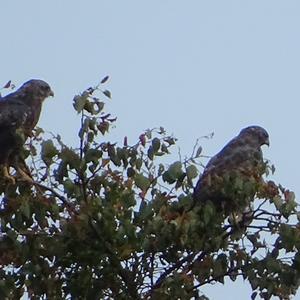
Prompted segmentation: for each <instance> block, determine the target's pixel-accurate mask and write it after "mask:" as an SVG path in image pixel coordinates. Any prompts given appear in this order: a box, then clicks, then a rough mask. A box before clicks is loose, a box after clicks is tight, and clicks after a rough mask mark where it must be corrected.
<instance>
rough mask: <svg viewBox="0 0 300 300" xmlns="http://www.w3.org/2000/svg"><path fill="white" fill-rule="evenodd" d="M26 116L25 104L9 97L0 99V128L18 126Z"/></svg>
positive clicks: (23, 121)
mask: <svg viewBox="0 0 300 300" xmlns="http://www.w3.org/2000/svg"><path fill="white" fill-rule="evenodd" d="M27 117H28V109H27V106H26V105H24V104H23V103H21V102H18V101H16V100H15V101H12V100H11V99H10V98H9V97H4V98H2V99H1V100H0V128H19V127H21V126H22V125H23V124H24V123H25V121H26V119H27Z"/></svg>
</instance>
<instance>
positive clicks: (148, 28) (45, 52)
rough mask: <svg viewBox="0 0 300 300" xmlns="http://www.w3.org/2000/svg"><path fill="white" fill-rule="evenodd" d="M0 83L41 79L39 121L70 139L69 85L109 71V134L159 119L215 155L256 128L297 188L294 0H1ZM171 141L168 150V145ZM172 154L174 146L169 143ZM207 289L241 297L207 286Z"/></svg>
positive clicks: (240, 292)
mask: <svg viewBox="0 0 300 300" xmlns="http://www.w3.org/2000/svg"><path fill="white" fill-rule="evenodd" d="M0 25H1V26H0V32H1V35H0V39H1V48H0V49H1V51H0V54H1V57H0V61H1V64H0V66H1V74H0V85H3V84H5V83H6V82H7V81H8V80H9V79H11V80H12V81H13V82H14V83H16V84H17V85H18V86H19V85H20V84H21V83H23V82H24V81H26V80H28V79H30V78H41V79H44V80H46V81H47V82H49V83H50V85H51V86H52V87H53V90H54V91H55V98H54V100H49V101H47V103H46V105H45V107H44V110H43V115H42V118H41V121H40V124H39V125H40V126H42V127H43V128H45V129H47V130H51V131H53V132H56V133H60V134H62V136H63V137H65V139H66V141H67V142H70V143H73V142H74V138H75V137H76V135H77V121H78V118H77V117H76V115H75V114H74V111H73V109H72V98H73V95H74V94H75V93H78V92H80V91H82V90H83V89H85V88H87V87H88V86H90V85H93V84H96V83H98V81H99V80H100V79H101V78H102V77H103V76H105V75H110V76H111V81H110V83H109V87H110V89H111V90H112V94H113V101H111V103H110V104H109V109H110V110H111V112H112V113H114V114H115V115H117V116H118V122H117V127H116V129H115V130H114V132H113V133H112V138H113V139H115V140H119V141H122V139H123V136H125V135H127V136H128V137H129V142H132V143H133V142H134V141H135V140H136V138H137V136H138V135H139V134H140V133H141V132H142V130H144V129H146V128H150V127H155V126H160V125H162V126H164V127H165V128H166V129H167V130H168V131H169V132H171V133H174V135H175V136H177V137H178V138H179V142H178V145H180V147H181V148H182V152H183V153H190V151H191V150H192V147H193V145H194V142H195V140H196V139H197V138H198V137H200V136H203V135H205V134H208V133H210V132H212V131H213V132H215V137H214V138H213V139H212V140H208V141H203V148H204V152H205V154H208V155H213V154H215V153H216V152H217V151H218V150H219V149H220V148H221V147H222V146H223V145H224V144H225V143H226V142H227V141H228V140H229V139H230V138H231V137H233V136H234V135H236V134H237V133H238V132H239V131H240V129H241V128H242V127H245V126H247V125H252V124H258V125H261V126H263V127H265V128H266V129H267V130H268V132H269V134H270V140H271V146H270V148H269V149H264V152H265V156H266V157H267V158H269V159H270V160H271V161H272V162H273V163H274V164H275V165H276V167H277V171H276V175H275V179H276V180H277V181H279V182H281V183H282V184H283V185H285V186H287V187H289V188H291V189H293V190H295V191H296V193H297V194H300V187H299V185H298V184H299V182H298V181H299V180H298V177H299V175H298V173H299V169H300V158H299V157H300V156H299V145H300V141H299V125H298V124H299V119H300V105H299V99H300V88H299V86H300V85H299V82H300V1H282V0H281V1H278V0H264V1H261V0H260V1H258V0H253V1H230V0H229V1H224V0H215V1H201V0H192V1H179V0H152V1H142V0H139V1H138V0H135V1H133V0H128V1H102V0H94V1H92V0H86V1H70V0H63V1H62V0H52V1H37V0H35V1H33V0H27V1H16V0H10V1H1V4H0ZM174 150H175V149H174ZM174 153H177V151H174ZM207 294H208V296H211V299H215V300H221V299H222V300H224V299H225V300H227V299H228V300H230V299H233V294H234V296H235V298H236V299H249V288H248V287H247V285H244V284H242V282H241V281H239V282H238V283H234V284H230V285H228V286H225V287H223V286H221V285H215V286H213V287H212V288H211V289H207Z"/></svg>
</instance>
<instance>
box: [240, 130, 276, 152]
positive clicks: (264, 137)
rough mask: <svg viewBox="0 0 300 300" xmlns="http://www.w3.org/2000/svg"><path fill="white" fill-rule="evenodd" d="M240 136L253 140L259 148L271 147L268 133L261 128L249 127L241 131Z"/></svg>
mask: <svg viewBox="0 0 300 300" xmlns="http://www.w3.org/2000/svg"><path fill="white" fill-rule="evenodd" d="M239 136H241V137H245V138H247V139H251V142H252V143H255V144H256V145H257V146H258V147H260V146H262V145H267V146H269V145H270V141H269V134H268V132H267V131H266V130H265V129H264V128H262V127H260V126H249V127H246V128H244V129H242V130H241V132H240V134H239Z"/></svg>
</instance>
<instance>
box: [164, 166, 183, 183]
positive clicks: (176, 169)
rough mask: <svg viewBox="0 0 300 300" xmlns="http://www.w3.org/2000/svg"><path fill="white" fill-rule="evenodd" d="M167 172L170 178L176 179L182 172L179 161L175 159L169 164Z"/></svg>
mask: <svg viewBox="0 0 300 300" xmlns="http://www.w3.org/2000/svg"><path fill="white" fill-rule="evenodd" d="M168 173H169V176H170V177H171V178H172V179H174V180H177V179H178V178H179V177H180V176H181V175H182V174H183V171H182V164H181V162H180V161H176V162H174V163H173V164H171V165H170V166H169V169H168Z"/></svg>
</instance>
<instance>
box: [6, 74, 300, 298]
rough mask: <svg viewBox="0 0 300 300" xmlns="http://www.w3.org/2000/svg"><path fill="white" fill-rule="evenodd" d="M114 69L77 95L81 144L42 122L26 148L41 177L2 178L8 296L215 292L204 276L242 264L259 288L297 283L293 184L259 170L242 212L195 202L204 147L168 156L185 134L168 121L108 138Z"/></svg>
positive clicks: (283, 291)
mask: <svg viewBox="0 0 300 300" xmlns="http://www.w3.org/2000/svg"><path fill="white" fill-rule="evenodd" d="M107 79H108V77H105V78H104V79H103V80H102V81H101V83H100V84H99V85H98V86H96V87H93V88H88V89H87V90H86V91H84V92H83V93H82V94H80V95H77V96H75V97H74V108H75V110H76V112H77V113H78V114H80V116H81V119H80V129H79V133H78V143H79V146H78V147H77V148H72V147H70V146H68V145H66V144H65V143H64V142H63V140H62V138H61V137H60V136H55V135H53V136H50V137H47V134H46V133H44V132H43V130H42V129H37V130H36V132H35V136H34V137H33V138H32V139H31V140H30V141H29V143H28V145H27V148H26V150H24V151H25V155H27V156H28V157H27V161H28V163H30V166H31V169H32V173H33V178H34V182H33V183H32V184H29V183H28V182H22V181H21V180H17V183H16V184H15V185H7V183H5V182H4V181H3V180H1V181H0V191H1V193H2V196H1V197H2V199H1V206H0V208H1V210H0V218H1V242H0V266H1V269H0V298H1V299H18V298H20V297H22V295H24V294H27V295H28V296H29V298H32V299H42V298H45V297H46V298H47V299H191V298H193V297H194V299H207V298H206V296H205V295H202V294H201V292H200V287H201V286H204V285H209V284H211V283H214V282H221V283H224V280H225V278H229V279H230V280H232V281H234V280H235V279H236V278H237V277H239V276H241V277H243V278H244V279H245V280H247V281H248V282H249V283H250V285H251V287H252V290H253V293H252V295H251V298H252V299H255V298H262V299H270V298H271V297H272V296H277V297H278V298H279V299H289V297H290V296H291V295H293V294H295V292H296V291H297V288H298V285H299V279H300V256H299V253H298V252H299V249H300V230H299V225H298V216H299V213H298V211H297V205H296V202H295V199H294V194H293V192H291V191H289V190H288V189H285V188H284V187H282V186H281V185H277V184H275V183H274V182H272V181H264V182H261V183H260V185H259V186H258V192H257V195H256V199H255V201H254V207H255V209H254V212H253V214H252V215H251V216H250V217H248V219H247V222H244V223H243V224H241V222H238V221H236V222H235V221H232V220H230V218H228V215H227V214H225V213H224V211H222V209H217V208H216V207H215V205H213V204H212V203H210V202H209V201H208V202H207V203H205V204H202V205H197V206H195V207H193V208H191V203H192V193H193V185H194V182H195V179H197V177H198V171H197V170H198V165H199V164H201V158H202V156H201V147H199V148H198V147H197V146H195V148H194V151H193V154H192V156H191V157H190V158H186V159H179V160H178V161H175V162H173V163H171V164H167V163H165V162H164V157H165V156H167V155H169V154H170V152H171V149H172V147H173V145H174V144H175V143H176V139H175V138H174V137H172V136H170V135H168V134H167V133H166V131H165V130H164V129H163V128H156V129H152V130H147V131H146V132H144V133H142V134H141V135H140V136H139V138H138V139H137V142H136V143H135V144H134V145H129V144H128V142H127V138H126V137H125V138H124V141H123V143H122V145H121V144H120V143H119V144H118V143H114V142H110V141H107V140H106V136H107V135H106V134H107V132H108V131H109V129H110V128H111V126H112V125H113V124H114V123H115V122H116V118H114V117H112V116H111V114H109V113H106V112H105V100H103V99H105V98H106V99H108V98H110V92H109V91H108V90H103V89H102V86H103V85H105V82H106V81H107ZM197 148H198V149H197ZM270 170H271V171H272V168H268V169H266V173H267V172H268V171H270ZM265 175H266V176H267V175H268V174H265ZM231 184H235V183H234V182H233V183H231ZM236 184H237V182H236Z"/></svg>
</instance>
